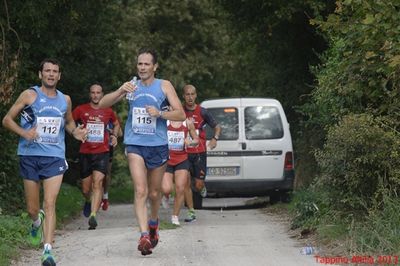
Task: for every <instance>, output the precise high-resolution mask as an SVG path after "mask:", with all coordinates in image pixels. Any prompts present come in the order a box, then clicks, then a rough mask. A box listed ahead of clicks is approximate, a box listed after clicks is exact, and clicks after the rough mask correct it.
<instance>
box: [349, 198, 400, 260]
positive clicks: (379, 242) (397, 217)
mask: <svg viewBox="0 0 400 266" xmlns="http://www.w3.org/2000/svg"><path fill="white" fill-rule="evenodd" d="M390 194H392V193H390V192H389V191H387V193H386V195H384V196H383V199H382V201H381V202H380V203H379V206H380V207H376V208H373V209H371V210H370V211H369V213H368V216H367V217H366V220H365V222H364V223H361V224H355V226H354V227H353V228H352V230H351V231H350V235H349V238H350V239H351V241H352V243H351V245H350V247H351V250H350V252H353V253H355V254H371V255H372V254H373V255H383V254H396V255H397V254H398V252H399V250H400V198H399V197H394V196H388V195H390Z"/></svg>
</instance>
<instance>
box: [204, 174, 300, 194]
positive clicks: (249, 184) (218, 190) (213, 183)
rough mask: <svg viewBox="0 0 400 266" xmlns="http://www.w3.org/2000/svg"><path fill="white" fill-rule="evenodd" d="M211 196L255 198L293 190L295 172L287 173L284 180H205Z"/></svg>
mask: <svg viewBox="0 0 400 266" xmlns="http://www.w3.org/2000/svg"><path fill="white" fill-rule="evenodd" d="M205 183H206V187H207V194H208V195H209V196H211V197H212V196H216V197H222V196H233V197H238V196H242V197H253V196H268V195H270V194H271V193H273V192H276V191H282V192H289V191H292V190H293V184H294V171H285V174H284V177H283V179H282V180H268V179H228V180H227V179H225V180H207V179H206V180H205Z"/></svg>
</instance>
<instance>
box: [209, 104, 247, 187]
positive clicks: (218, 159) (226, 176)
mask: <svg viewBox="0 0 400 266" xmlns="http://www.w3.org/2000/svg"><path fill="white" fill-rule="evenodd" d="M204 107H205V108H207V110H208V112H210V113H211V115H212V116H213V117H214V118H215V119H216V120H217V121H218V123H219V125H220V126H221V128H222V131H221V135H220V136H219V140H218V143H217V147H216V148H215V149H214V150H211V151H210V150H208V152H207V180H232V179H240V178H243V170H242V163H243V162H242V158H241V150H242V144H241V142H242V141H241V137H240V135H241V131H242V129H241V128H240V127H239V121H240V119H241V117H240V99H230V100H229V101H228V100H227V101H224V100H216V101H211V102H207V104H206V106H204ZM206 134H207V139H208V140H210V139H211V138H212V137H213V134H214V130H213V129H210V128H209V127H208V126H206ZM207 143H208V142H207Z"/></svg>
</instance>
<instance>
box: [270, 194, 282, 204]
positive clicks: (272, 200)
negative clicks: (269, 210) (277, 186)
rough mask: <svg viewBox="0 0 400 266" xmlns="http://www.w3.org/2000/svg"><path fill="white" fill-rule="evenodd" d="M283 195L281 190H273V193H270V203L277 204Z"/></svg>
mask: <svg viewBox="0 0 400 266" xmlns="http://www.w3.org/2000/svg"><path fill="white" fill-rule="evenodd" d="M280 199H281V197H280V195H279V192H276V191H274V192H271V194H269V203H270V204H275V203H278V202H279V201H280Z"/></svg>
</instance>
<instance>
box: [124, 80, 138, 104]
mask: <svg viewBox="0 0 400 266" xmlns="http://www.w3.org/2000/svg"><path fill="white" fill-rule="evenodd" d="M131 83H132V85H133V86H136V85H137V77H136V76H134V77H133V79H132V80H131ZM126 99H128V100H133V92H128V93H127V94H126Z"/></svg>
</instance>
